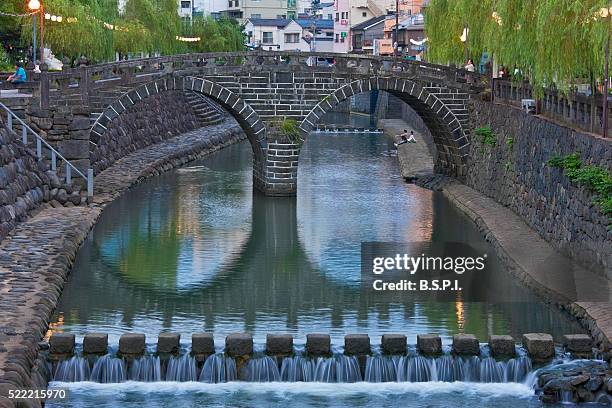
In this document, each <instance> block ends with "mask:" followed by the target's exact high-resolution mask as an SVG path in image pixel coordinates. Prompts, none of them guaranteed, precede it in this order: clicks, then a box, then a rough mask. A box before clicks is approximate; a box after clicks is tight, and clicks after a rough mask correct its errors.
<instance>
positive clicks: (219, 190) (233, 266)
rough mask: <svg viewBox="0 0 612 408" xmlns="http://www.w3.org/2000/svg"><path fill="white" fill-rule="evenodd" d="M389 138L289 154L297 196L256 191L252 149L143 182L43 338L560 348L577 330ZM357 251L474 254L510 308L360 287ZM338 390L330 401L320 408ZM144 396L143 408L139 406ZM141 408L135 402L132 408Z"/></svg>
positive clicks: (249, 395) (515, 391)
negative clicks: (431, 249)
mask: <svg viewBox="0 0 612 408" xmlns="http://www.w3.org/2000/svg"><path fill="white" fill-rule="evenodd" d="M391 148H392V140H390V139H389V138H387V137H385V136H383V135H373V134H351V135H340V134H334V135H331V134H313V135H311V136H309V138H308V140H307V141H306V143H305V145H304V148H303V149H302V152H301V155H300V167H299V179H298V186H299V187H298V197H297V199H295V198H293V199H292V198H269V197H264V196H262V195H260V194H258V193H255V192H253V187H252V161H251V160H252V158H251V149H250V146H249V144H248V142H243V143H240V144H238V145H234V146H231V147H229V148H226V149H223V150H221V151H219V152H217V153H215V154H213V155H211V156H209V157H206V158H204V159H202V160H199V161H197V162H194V163H191V164H189V165H187V166H184V167H182V168H180V169H177V170H175V171H172V172H169V173H167V174H164V175H162V176H160V177H156V178H154V179H151V180H149V181H147V182H146V183H143V184H141V185H138V186H136V187H134V188H133V189H131V190H130V191H128V192H127V193H126V194H124V195H123V196H122V197H120V198H119V199H117V200H116V201H115V202H113V203H112V204H111V205H109V206H108V207H107V208H106V209H105V211H104V213H103V215H102V216H101V218H100V220H99V222H98V224H97V225H96V227H95V229H94V231H93V233H92V234H90V237H89V238H88V240H87V241H86V242H85V243H84V245H83V247H82V248H81V250H80V251H79V254H78V257H77V259H76V262H75V265H74V268H73V271H72V273H71V275H70V278H69V281H68V283H67V284H66V287H65V289H64V291H63V294H62V297H61V301H60V303H59V306H58V307H57V311H56V314H55V316H54V322H53V324H52V329H51V331H69V332H73V333H75V334H76V335H77V342H80V340H81V339H82V336H83V335H84V334H85V333H87V332H105V333H109V342H110V343H111V344H114V345H116V344H117V343H118V338H119V336H120V335H121V334H122V333H125V332H143V333H145V334H146V335H147V339H148V342H150V343H154V342H155V341H156V338H157V335H158V334H159V333H160V332H161V331H174V332H179V333H181V334H182V343H184V344H187V343H189V342H190V336H191V333H194V332H202V331H207V332H213V333H214V335H215V342H216V344H217V345H218V347H222V345H223V341H224V337H225V335H227V334H228V333H232V332H243V331H246V332H249V333H252V334H253V335H254V338H255V343H256V344H258V345H261V344H263V343H264V342H265V336H266V334H267V333H291V334H293V335H294V338H295V342H296V343H297V344H303V343H304V341H305V336H306V334H308V333H314V332H317V333H329V334H330V335H331V336H332V343H333V344H334V345H336V346H340V345H342V343H343V336H344V335H345V334H348V333H368V334H369V335H370V338H371V339H372V342H373V343H379V342H380V336H381V335H382V334H384V333H404V334H406V335H407V336H408V341H409V343H410V344H414V343H415V342H416V335H417V334H418V333H428V332H436V333H440V334H441V335H442V337H443V341H444V342H445V343H446V344H448V343H449V341H450V339H451V338H452V335H453V334H455V333H459V332H465V333H474V334H475V335H476V336H477V337H478V338H479V339H480V341H482V342H485V341H486V340H487V338H488V336H489V335H490V334H510V335H513V336H515V338H520V335H521V334H522V333H526V332H548V333H551V334H553V335H554V336H555V337H556V338H557V339H558V338H560V336H561V335H562V334H565V333H579V332H582V329H581V328H580V327H578V325H577V324H576V323H575V322H573V321H571V320H569V319H568V318H567V317H566V316H565V315H564V314H562V313H561V312H559V311H558V310H557V309H555V308H554V307H550V306H548V305H546V304H543V303H542V302H539V301H538V300H537V299H536V298H535V297H534V296H533V295H532V294H531V293H529V291H527V290H526V289H524V288H522V287H521V286H520V285H519V284H517V283H516V282H514V280H513V279H512V277H511V276H510V275H508V274H507V273H506V272H505V271H504V270H503V268H502V267H501V266H500V265H499V262H498V260H497V259H496V258H495V256H494V255H493V250H492V249H491V247H490V246H489V244H488V243H486V242H485V241H484V240H483V239H482V237H481V235H480V233H479V232H478V231H477V229H476V228H475V226H474V225H473V224H472V223H471V222H470V221H469V220H468V219H467V218H465V217H464V216H463V215H462V214H461V213H460V212H459V211H458V210H457V209H455V208H454V207H453V206H452V205H451V204H450V203H449V202H448V201H447V200H446V199H445V198H444V197H443V196H442V195H441V194H439V193H434V192H431V191H428V190H424V189H421V188H419V187H416V186H414V185H409V184H406V183H405V182H404V181H403V180H402V179H401V177H400V175H399V169H398V166H397V158H396V157H393V156H392V155H389V154H388V151H389V150H390V149H391ZM367 241H388V242H406V241H426V242H427V241H432V242H445V241H452V242H464V243H469V244H470V245H471V246H472V247H473V248H476V249H477V250H478V251H480V252H482V253H487V254H489V258H488V266H489V270H490V271H491V276H492V277H491V280H492V281H494V282H496V284H497V285H499V288H502V289H503V291H504V292H505V293H510V294H511V295H512V298H513V299H514V301H513V302H504V303H497V302H495V301H494V299H490V300H489V301H484V302H470V301H466V300H464V299H462V298H461V297H460V296H457V298H456V299H455V300H454V301H449V302H436V301H434V300H432V299H429V298H428V297H427V296H412V295H409V294H406V293H397V294H393V295H388V296H379V295H378V294H377V293H375V292H372V291H363V290H361V288H360V268H359V263H360V248H361V243H362V242H367ZM70 389H71V392H72V398H71V399H70V401H71V402H70V403H68V402H66V403H64V404H56V405H52V406H94V405H95V406H97V407H106V406H108V407H111V406H112V407H117V406H122V407H123V406H127V407H136V406H148V407H162V406H168V405H169V404H172V403H174V402H176V398H179V400H180V402H181V403H180V406H185V407H187V406H201V405H204V404H206V406H286V404H287V403H288V402H289V401H290V404H291V406H351V405H357V406H380V405H381V403H384V404H386V405H397V406H406V407H417V406H423V404H425V402H426V403H427V406H430V407H443V406H444V407H446V406H461V407H463V406H465V407H468V406H482V407H486V406H491V407H493V406H495V407H506V406H507V407H518V406H521V407H530V406H539V405H538V402H537V400H535V399H534V398H533V396H532V395H533V391H532V390H531V389H529V388H528V387H527V386H525V385H522V384H497V385H491V384H463V383H427V385H422V384H420V385H419V384H412V383H402V384H398V383H393V384H391V383H390V384H385V385H380V384H363V383H362V384H357V385H356V384H341V385H337V384H336V385H329V384H309V385H308V386H303V385H300V384H291V383H289V384H283V385H278V386H276V387H274V386H270V385H266V386H261V387H260V386H259V385H258V384H250V383H229V384H212V385H205V384H198V383H185V384H176V383H155V384H143V383H123V384H121V385H116V384H115V385H109V384H93V383H88V382H87V383H75V384H72V385H71V386H70ZM331 394H333V396H334V398H330V396H331ZM143 400H146V403H144V402H142V401H143ZM141 403H142V404H143V405H140V404H141ZM75 404H76V405H75Z"/></svg>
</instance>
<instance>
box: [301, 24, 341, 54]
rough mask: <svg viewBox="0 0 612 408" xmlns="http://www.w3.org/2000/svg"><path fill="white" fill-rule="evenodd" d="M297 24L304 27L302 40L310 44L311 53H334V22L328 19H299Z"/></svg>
mask: <svg viewBox="0 0 612 408" xmlns="http://www.w3.org/2000/svg"><path fill="white" fill-rule="evenodd" d="M296 22H297V23H298V24H299V25H300V26H301V27H302V30H303V32H302V38H303V39H304V41H305V42H306V43H307V44H309V46H310V48H309V51H313V52H333V50H334V21H333V20H331V19H326V18H316V19H314V18H299V19H297V20H296Z"/></svg>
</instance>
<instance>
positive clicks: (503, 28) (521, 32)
mask: <svg viewBox="0 0 612 408" xmlns="http://www.w3.org/2000/svg"><path fill="white" fill-rule="evenodd" d="M602 7H609V4H608V2H607V0H541V1H538V2H533V1H530V0H432V1H431V3H430V5H429V7H428V9H427V14H426V31H427V36H428V38H429V46H430V50H429V57H430V59H431V60H432V61H435V62H439V63H449V62H453V63H460V62H462V61H463V59H464V57H463V45H462V44H461V42H460V40H459V35H460V34H461V31H462V30H463V26H464V25H467V26H468V27H469V36H468V47H469V48H470V50H471V51H470V55H471V56H472V57H475V59H476V58H478V57H479V55H480V53H481V52H482V51H483V50H485V49H486V50H488V51H490V52H493V54H494V55H495V58H496V61H497V62H498V63H499V64H502V65H505V66H508V67H509V68H517V69H519V71H520V72H522V73H524V74H525V75H527V76H528V77H529V79H530V81H531V82H532V84H533V85H534V86H535V88H536V92H541V90H542V88H543V87H544V86H549V85H551V84H553V83H555V84H556V85H557V86H559V87H560V88H562V89H569V87H570V86H571V85H572V84H574V83H576V82H578V81H580V82H585V80H586V81H587V82H588V80H589V78H603V66H604V60H605V58H604V57H603V53H604V47H605V43H606V40H607V36H608V33H609V27H610V18H612V17H610V16H607V17H603V16H599V17H598V11H599V9H600V8H602Z"/></svg>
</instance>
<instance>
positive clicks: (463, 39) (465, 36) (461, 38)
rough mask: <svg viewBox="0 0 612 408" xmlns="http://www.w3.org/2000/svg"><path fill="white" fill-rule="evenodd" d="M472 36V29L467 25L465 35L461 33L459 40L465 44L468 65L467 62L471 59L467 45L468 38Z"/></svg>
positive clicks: (464, 49)
mask: <svg viewBox="0 0 612 408" xmlns="http://www.w3.org/2000/svg"><path fill="white" fill-rule="evenodd" d="M469 35H470V29H469V28H468V26H467V24H466V25H464V26H463V33H461V36H460V37H459V39H460V40H461V42H462V43H463V52H464V53H465V62H466V63H467V60H468V59H469V58H470V55H469V52H468V45H467V41H468V36H469Z"/></svg>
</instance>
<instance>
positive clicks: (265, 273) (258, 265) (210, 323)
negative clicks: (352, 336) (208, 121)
mask: <svg viewBox="0 0 612 408" xmlns="http://www.w3.org/2000/svg"><path fill="white" fill-rule="evenodd" d="M241 163H245V171H248V165H249V164H248V160H247V161H242V160H241ZM185 176H186V177H188V176H189V175H188V173H187V175H181V176H180V177H185ZM245 179H247V180H248V177H245ZM160 183H161V185H163V180H162V181H161V182H160ZM226 187H227V184H226V183H220V184H219V186H218V188H224V194H226V195H227V196H228V197H229V198H228V199H229V200H231V201H232V202H234V203H235V207H236V208H237V209H236V211H238V212H240V211H242V209H243V207H244V206H245V203H246V208H247V209H249V210H251V208H250V207H251V206H252V212H251V214H250V216H248V217H246V218H245V219H244V220H243V221H244V222H241V223H238V224H232V225H231V228H229V229H228V232H227V234H226V235H225V236H224V237H223V239H227V240H228V241H227V242H232V243H234V245H228V246H225V247H224V251H222V252H224V256H225V259H224V260H223V262H220V263H217V264H215V265H211V264H206V265H195V264H194V265H191V268H194V272H195V278H196V279H191V280H189V279H187V280H188V281H189V282H188V283H189V284H187V285H177V283H178V282H180V281H182V282H183V283H184V282H186V281H187V280H186V279H184V278H181V277H180V276H179V275H180V274H181V273H182V272H181V265H182V264H181V262H182V260H181V251H182V250H184V246H185V240H189V239H191V238H190V237H189V236H190V235H192V234H202V233H203V232H202V226H201V225H199V224H198V223H201V222H202V221H201V220H202V217H201V215H202V214H199V213H184V212H181V211H182V210H180V208H181V207H182V206H181V201H184V200H192V199H193V200H197V199H198V198H197V197H198V196H199V194H201V192H198V191H197V190H196V191H194V190H185V189H181V188H179V189H175V190H168V191H165V190H163V189H162V190H161V191H160V190H155V189H152V190H151V191H152V192H151V195H150V196H147V197H145V198H144V200H143V201H144V202H145V203H146V205H142V206H141V205H133V204H130V203H127V202H125V201H120V202H119V203H118V204H119V205H127V206H129V211H130V213H129V216H128V217H125V216H124V217H121V222H122V223H127V225H124V226H121V224H111V225H110V226H108V227H107V225H108V224H104V223H101V224H100V225H99V226H98V227H97V229H96V231H95V234H96V236H97V237H96V238H97V239H96V241H97V242H99V243H100V245H98V246H93V245H92V246H85V247H84V248H85V249H86V250H87V251H90V253H89V254H87V253H85V254H82V255H81V256H82V258H81V259H80V260H79V261H80V262H79V263H77V265H76V267H75V268H77V269H78V268H79V267H81V265H82V267H83V268H90V269H91V270H94V271H95V272H94V273H78V271H77V273H74V274H73V276H72V279H71V282H70V284H69V287H72V288H73V289H74V288H80V289H81V290H84V291H89V292H88V296H80V297H78V298H76V297H75V298H74V299H73V298H71V296H70V292H69V291H67V292H66V293H65V294H66V296H63V298H62V301H61V304H60V306H59V307H58V311H60V312H64V313H65V314H66V320H67V322H68V324H88V325H91V321H92V320H93V321H99V320H101V319H102V320H104V319H112V318H111V317H110V316H113V317H114V318H116V319H120V320H121V321H122V325H124V326H126V327H131V326H134V325H135V323H136V322H138V320H140V319H145V320H146V319H147V318H154V319H158V320H159V321H160V324H161V325H162V326H163V327H166V328H170V327H176V326H177V325H176V319H177V317H178V318H180V319H187V320H193V321H194V322H193V324H192V325H191V326H197V327H200V329H205V330H209V331H215V332H216V333H219V334H221V332H222V331H223V330H227V327H228V326H227V324H229V325H232V324H233V326H232V327H233V328H235V327H236V326H238V327H243V329H244V330H248V331H256V330H257V331H261V330H262V328H263V329H266V326H267V325H270V327H272V329H271V330H270V331H278V330H281V331H285V330H287V329H288V330H290V331H299V330H298V329H299V327H300V326H304V325H306V326H316V325H317V322H324V321H327V322H328V323H327V325H328V326H329V327H331V328H334V329H339V330H343V331H345V329H344V327H345V326H347V327H350V331H360V330H362V331H363V327H366V326H368V322H370V323H371V320H375V321H376V323H375V326H376V327H378V329H379V331H381V332H384V331H389V330H391V327H393V326H394V325H393V324H391V323H390V322H391V321H392V320H394V321H395V322H396V324H395V327H394V328H395V330H397V322H408V323H406V324H410V325H412V324H414V326H419V324H420V325H422V326H427V325H428V324H431V326H434V327H436V328H438V329H439V330H441V331H442V332H443V333H444V332H447V333H453V332H456V331H458V330H465V331H469V332H472V333H476V334H477V335H479V336H480V337H481V338H483V339H484V338H486V336H487V334H490V333H500V332H504V333H510V332H511V331H513V330H514V331H515V333H514V334H518V333H520V332H523V331H528V329H529V328H531V327H534V326H536V327H540V328H541V327H551V325H554V324H555V323H554V322H553V321H552V320H553V317H552V315H551V313H550V311H549V310H548V309H547V308H546V307H545V306H543V305H542V304H539V303H535V302H533V299H527V300H531V301H532V302H531V303H524V304H520V305H516V304H515V305H501V306H492V305H490V304H476V303H466V302H464V301H463V300H462V299H460V298H458V299H457V301H456V302H450V303H435V302H431V301H426V299H423V298H421V299H418V298H417V297H415V296H409V295H406V294H391V295H388V296H387V297H384V298H382V297H380V295H379V294H375V293H373V292H371V291H367V292H365V291H361V290H360V289H359V287H356V286H354V285H344V284H342V282H340V281H338V280H336V279H330V278H329V277H328V275H327V274H326V273H325V272H326V271H321V270H320V269H319V268H318V267H317V266H316V265H314V264H312V262H309V258H308V256H307V254H306V251H305V250H304V245H308V243H307V242H300V239H299V238H298V220H297V211H296V201H295V200H294V199H290V198H288V199H270V198H266V197H265V196H262V195H259V194H255V195H254V196H253V197H252V198H251V196H250V191H251V189H250V185H249V186H245V185H243V186H240V185H238V186H237V187H235V188H232V189H230V190H229V191H228V190H227V189H226ZM208 188H212V189H214V188H216V187H215V186H214V185H212V186H208ZM156 194H157V195H159V194H166V196H165V197H164V199H163V200H160V199H159V196H157V195H156ZM251 200H252V201H251ZM183 204H184V203H183ZM445 205H446V206H445ZM434 206H442V207H441V208H438V209H437V210H436V211H434V213H436V214H438V215H439V214H444V213H446V216H444V217H439V216H436V217H434V218H433V222H432V224H431V228H432V231H433V236H434V238H435V239H458V238H459V237H457V234H459V235H465V234H470V232H469V231H465V229H464V228H459V227H457V226H456V225H454V223H457V222H458V221H457V219H458V218H459V216H458V215H457V214H455V213H452V211H454V210H452V209H451V208H450V207H449V206H448V205H447V204H444V201H441V199H440V198H437V199H435V200H434ZM111 210H112V209H111ZM124 210H125V209H124ZM204 210H205V209H204ZM449 211H451V212H449ZM204 218H208V217H204ZM143 219H146V222H145V223H143ZM143 224H144V225H146V226H147V228H145V229H144V231H143V230H142V225H143ZM107 228H108V229H107ZM117 228H126V229H127V231H128V233H126V234H124V235H123V238H122V239H125V240H127V242H123V243H117V244H115V245H113V246H114V249H115V251H116V252H115V254H114V256H115V258H112V257H110V258H109V257H108V256H105V255H104V254H102V253H101V250H102V247H103V246H104V245H105V244H106V241H105V240H108V239H109V237H111V236H113V234H114V233H116V232H117V231H116V229H117ZM449 232H450V235H448V234H449ZM143 233H144V234H148V236H146V237H143V236H142V234H143ZM440 234H442V236H441V235H440ZM453 234H454V235H453ZM461 238H462V239H468V240H469V239H470V237H469V236H468V237H466V236H463V237H461ZM473 238H474V239H479V238H478V237H477V232H475V231H474V237H473ZM223 239H221V240H219V241H218V242H222V241H223ZM302 241H304V237H303V238H302ZM143 245H145V246H147V247H146V248H143V247H142V246H143ZM212 249H213V250H214V249H215V248H212ZM92 260H95V263H90V262H91V261H92ZM183 266H184V265H183ZM197 268H199V270H195V269H197ZM160 269H165V272H166V273H165V274H161V276H155V273H156V272H157V271H159V270H160ZM168 272H170V273H168ZM197 278H199V280H198V279H197ZM126 282H127V284H126ZM498 283H499V285H500V287H503V288H504V289H507V290H512V286H511V285H506V284H505V283H504V282H498ZM516 296H517V299H518V298H520V297H521V296H522V297H525V294H524V291H519V293H517V294H516ZM118 305H120V306H119V307H120V310H119V311H118V312H117V309H118ZM504 315H505V318H504ZM508 316H510V317H511V320H512V321H513V322H515V324H516V325H517V327H514V328H510V327H504V323H503V322H504V321H505V320H507V317H508ZM525 316H530V318H529V319H525ZM279 322H284V327H282V328H280V329H279V328H277V326H278V325H279V324H280V323H279ZM179 325H180V324H179ZM241 325H242V326H241ZM275 325H276V326H275ZM262 326H263V327H262ZM360 327H361V328H362V329H360ZM385 327H387V329H385ZM179 331H180V329H179ZM414 334H415V333H414Z"/></svg>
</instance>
